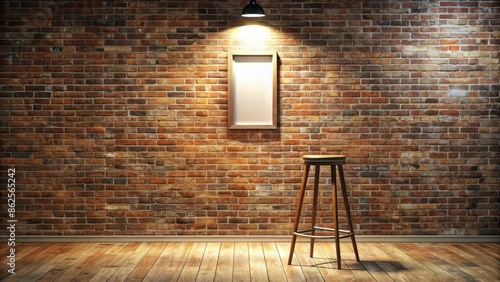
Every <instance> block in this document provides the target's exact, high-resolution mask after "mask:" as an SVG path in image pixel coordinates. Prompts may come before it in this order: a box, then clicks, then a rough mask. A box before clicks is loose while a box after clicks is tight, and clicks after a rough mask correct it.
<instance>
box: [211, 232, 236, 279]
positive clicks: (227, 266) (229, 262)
mask: <svg viewBox="0 0 500 282" xmlns="http://www.w3.org/2000/svg"><path fill="white" fill-rule="evenodd" d="M233 259H234V243H228V242H225V243H222V244H221V247H220V251H219V259H218V260H217V270H216V271H215V281H217V282H225V281H233Z"/></svg>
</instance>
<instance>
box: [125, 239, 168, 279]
mask: <svg viewBox="0 0 500 282" xmlns="http://www.w3.org/2000/svg"><path fill="white" fill-rule="evenodd" d="M166 245H167V244H165V243H154V244H153V245H152V246H151V248H150V249H149V250H148V252H147V253H146V254H145V255H144V256H142V255H139V256H141V258H140V262H139V263H138V264H137V266H136V267H135V268H134V270H132V272H131V273H130V274H129V276H128V277H127V279H126V280H125V281H127V282H131V281H142V280H144V277H146V275H147V274H148V272H149V271H150V270H151V267H152V266H153V264H154V263H155V262H156V260H157V259H158V258H159V257H160V255H161V254H162V253H163V250H164V249H165V247H166Z"/></svg>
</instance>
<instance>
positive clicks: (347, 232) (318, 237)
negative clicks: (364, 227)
mask: <svg viewBox="0 0 500 282" xmlns="http://www.w3.org/2000/svg"><path fill="white" fill-rule="evenodd" d="M316 230H322V231H329V232H335V229H333V228H326V227H320V226H314V227H313V228H311V229H305V230H299V231H297V232H293V234H295V235H297V236H301V237H307V238H314V239H335V235H312V234H304V233H309V232H314V231H316ZM339 233H345V234H343V235H340V234H339V239H341V238H347V237H351V236H354V233H352V232H351V231H349V230H341V229H339Z"/></svg>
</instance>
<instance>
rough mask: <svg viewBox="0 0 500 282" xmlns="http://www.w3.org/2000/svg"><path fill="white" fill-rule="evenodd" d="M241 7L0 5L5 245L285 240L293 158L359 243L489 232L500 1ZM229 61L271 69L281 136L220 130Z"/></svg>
mask: <svg viewBox="0 0 500 282" xmlns="http://www.w3.org/2000/svg"><path fill="white" fill-rule="evenodd" d="M239 2H241V3H239ZM245 4H247V1H227V0H226V1H203V0H199V1H187V0H185V1H180V0H179V1H145V0H136V1H90V0H80V1H63V0H59V1H25V0H21V1H19V0H5V1H2V2H1V3H0V5H1V7H0V10H1V11H2V16H1V20H0V25H1V28H0V30H1V33H0V50H1V52H0V54H1V55H0V61H1V64H0V70H1V77H0V82H1V83H0V85H1V86H0V90H1V91H0V116H1V121H0V124H1V129H0V134H1V143H0V156H1V163H0V167H1V170H2V183H4V184H2V187H4V188H2V192H1V195H2V200H1V201H2V203H1V205H2V206H3V207H6V206H7V197H8V193H7V191H6V184H5V183H7V177H8V176H7V170H8V168H15V170H16V174H15V180H16V192H15V196H16V206H15V208H16V219H17V220H18V222H17V230H16V232H17V235H136V234H147V235H186V234H189V235H215V234H217V235H284V234H290V230H291V229H292V224H293V215H294V211H295V207H296V197H297V194H298V189H299V186H300V177H301V174H302V172H301V169H302V160H301V156H302V155H303V154H306V153H315V154H316V153H334V154H339V153H341V154H344V155H346V156H347V162H348V164H347V165H346V166H345V168H344V169H345V170H346V172H347V185H348V189H349V193H350V201H351V208H352V214H353V216H354V223H355V229H356V233H357V234H365V235H422V234H429V235H431V234H432V235H436V234H439V235H492V234H499V206H498V205H499V204H498V203H499V185H500V180H499V179H500V173H499V139H500V118H499V114H500V108H499V91H500V70H499V54H500V20H499V18H500V17H499V13H500V2H498V1H453V0H450V1H434V0H427V1H424V0H422V1H409V0H406V1H393V0H389V1H345V0H336V1H321V0H309V1H259V4H261V5H262V6H263V7H264V9H265V10H266V12H267V15H268V16H267V17H265V18H263V19H257V20H243V19H242V18H240V16H239V13H240V12H241V9H242V8H243V6H244V5H245ZM249 24H257V25H258V26H260V30H259V31H258V32H257V33H255V34H252V32H253V31H252V28H249V27H248V25H249ZM253 28H255V27H253ZM247 35H251V36H250V37H247ZM229 49H240V50H276V51H277V53H278V56H279V73H278V83H279V90H278V95H279V128H278V129H277V130H228V129H227V98H228V94H227V84H228V80H227V52H228V50H229ZM327 176H328V173H325V178H324V179H326V178H327ZM328 184H329V183H328V182H326V181H325V180H322V182H321V187H320V189H321V194H322V195H323V196H325V198H323V199H322V200H321V205H320V208H321V213H320V215H321V219H320V221H321V222H322V224H325V225H328V224H330V223H331V218H329V215H330V203H331V200H329V199H328V196H330V192H329V185H328ZM307 208H308V209H310V206H309V205H308V206H307ZM1 213H2V216H1V218H2V223H5V218H6V217H7V216H8V214H7V212H6V209H5V208H2V212H1ZM343 224H344V223H343ZM2 232H3V233H5V232H6V230H5V229H3V231H2Z"/></svg>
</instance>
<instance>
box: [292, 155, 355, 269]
mask: <svg viewBox="0 0 500 282" xmlns="http://www.w3.org/2000/svg"><path fill="white" fill-rule="evenodd" d="M302 158H303V159H304V164H305V165H306V167H305V170H304V174H303V177H302V185H301V187H300V194H299V199H298V200H299V202H298V205H297V213H296V215H295V224H294V227H293V235H292V244H291V247H290V255H289V256H288V265H290V264H291V263H292V259H293V252H294V249H295V242H296V240H297V236H303V237H308V238H310V239H311V244H310V253H309V256H310V257H313V252H314V240H315V239H333V238H334V239H335V247H336V250H337V265H338V269H340V268H341V258H340V244H339V239H340V238H345V237H351V241H352V247H353V249H354V254H355V255H356V261H358V262H359V255H358V247H357V246H356V239H355V238H354V230H353V227H352V221H351V211H350V209H349V202H348V201H347V191H346V185H345V179H344V170H343V169H342V165H343V164H345V159H346V157H345V156H342V155H304V156H303V157H302ZM311 165H314V166H316V167H315V168H316V170H315V173H314V195H313V210H312V223H311V229H306V230H298V228H299V221H300V212H301V210H302V203H303V201H304V194H305V192H306V185H307V178H308V176H309V170H310V167H311ZM322 165H329V166H330V168H331V177H332V198H333V202H332V205H333V219H334V228H333V229H332V228H325V227H319V226H316V210H317V207H318V184H319V176H320V174H319V173H320V167H321V166H322ZM335 167H338V170H339V178H340V184H341V188H342V197H343V198H344V206H345V212H346V216H347V224H348V226H349V230H339V221H338V212H337V180H336V178H337V177H336V170H335ZM316 230H321V231H326V232H333V235H315V234H316Z"/></svg>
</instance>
